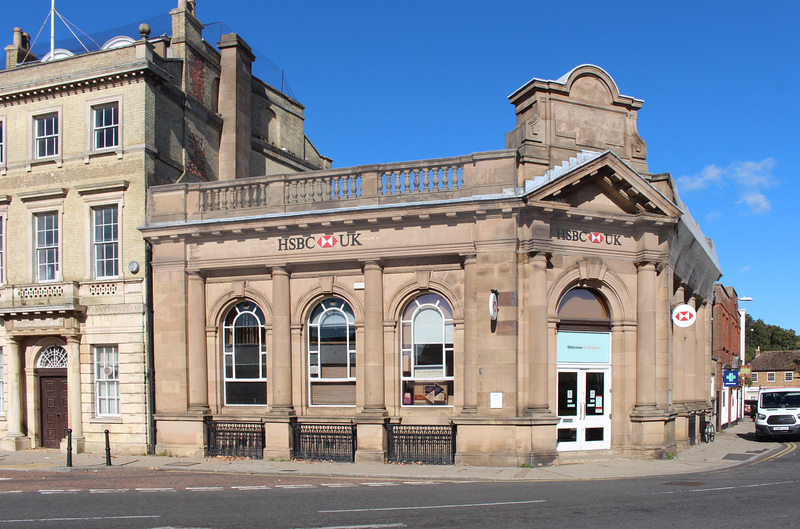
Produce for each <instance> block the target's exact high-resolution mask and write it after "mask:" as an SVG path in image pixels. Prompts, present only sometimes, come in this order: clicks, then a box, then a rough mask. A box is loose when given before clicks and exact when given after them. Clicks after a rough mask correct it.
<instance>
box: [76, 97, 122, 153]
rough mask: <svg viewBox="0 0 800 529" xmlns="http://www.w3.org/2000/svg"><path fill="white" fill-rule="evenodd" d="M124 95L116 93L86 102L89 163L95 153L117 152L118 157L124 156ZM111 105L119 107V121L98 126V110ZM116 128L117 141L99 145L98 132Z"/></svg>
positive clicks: (86, 149)
mask: <svg viewBox="0 0 800 529" xmlns="http://www.w3.org/2000/svg"><path fill="white" fill-rule="evenodd" d="M122 101H123V99H122V95H114V96H109V97H102V98H97V99H91V100H89V101H87V102H86V140H85V141H86V146H85V151H86V154H85V155H84V156H85V157H84V161H85V162H86V163H89V155H91V154H95V153H107V152H116V153H117V157H121V156H122V133H123V121H124V120H123V105H122ZM109 107H116V109H117V122H116V123H113V124H110V125H108V124H106V125H103V126H101V127H98V126H97V112H98V111H101V110H104V109H107V108H109ZM110 129H116V133H117V134H116V136H117V142H116V144H114V145H104V146H102V147H99V146H98V145H97V133H98V132H99V131H100V130H110Z"/></svg>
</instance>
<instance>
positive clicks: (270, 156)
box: [0, 0, 330, 453]
mask: <svg viewBox="0 0 800 529" xmlns="http://www.w3.org/2000/svg"><path fill="white" fill-rule="evenodd" d="M194 9H195V2H186V1H185V0H181V1H180V2H179V4H178V7H177V8H176V9H173V10H172V11H171V12H170V15H171V18H172V33H173V34H172V36H171V37H167V36H161V37H158V38H154V39H151V38H149V31H150V30H149V28H147V27H146V26H145V25H143V27H141V28H139V33H136V29H137V28H135V27H133V28H132V30H133V32H134V36H133V37H123V38H122V39H121V40H118V43H121V44H122V45H121V46H118V47H111V48H108V49H101V50H98V51H93V52H89V53H84V54H80V55H75V56H72V57H68V58H63V59H57V60H50V61H44V62H40V61H39V60H37V58H36V57H35V56H34V55H32V54H31V53H30V50H29V46H30V44H29V41H30V39H29V37H28V36H27V34H25V33H23V31H22V30H21V29H19V28H17V29H15V30H14V37H13V42H12V44H10V45H9V46H7V47H6V48H5V50H6V69H5V70H4V71H2V72H0V318H2V322H3V326H2V328H0V348H2V349H0V352H1V353H2V361H3V369H2V373H3V380H2V388H3V390H4V395H3V399H2V400H3V402H2V404H3V406H0V447H2V448H3V449H25V448H29V447H41V446H58V445H62V446H63V444H64V441H63V437H64V435H66V429H67V428H69V429H70V430H71V431H72V441H73V445H74V448H75V449H77V450H78V451H83V450H89V451H102V450H103V449H104V431H105V430H108V431H109V438H110V442H111V445H112V451H113V452H114V453H122V452H126V453H143V452H145V451H146V450H148V449H150V450H152V447H153V446H154V443H155V440H154V436H153V424H154V418H153V409H154V408H153V406H154V403H153V394H154V392H153V386H152V375H153V372H152V369H153V364H152V361H150V360H149V359H150V358H151V357H152V346H151V345H150V341H149V340H148V337H149V336H150V328H151V325H152V323H151V320H152V318H151V312H150V311H149V310H148V293H149V292H150V291H151V289H152V282H151V281H150V276H149V274H150V266H149V254H148V249H147V244H146V242H145V241H144V239H143V237H142V235H141V232H140V231H139V230H138V227H140V226H142V225H143V224H144V223H145V210H146V197H147V189H148V188H149V187H151V186H154V185H160V184H174V183H176V182H196V181H199V182H208V181H216V180H218V179H219V175H220V174H224V175H226V176H227V177H234V176H235V175H239V176H242V175H246V176H251V175H252V174H262V175H267V174H270V172H279V173H287V172H289V173H291V172H297V171H308V170H310V169H325V168H329V167H330V160H329V159H327V158H325V157H323V156H321V155H320V154H319V153H318V152H317V151H316V150H314V149H313V147H310V146H309V145H310V143H309V142H308V140H307V139H306V138H305V136H304V133H303V107H302V105H300V104H299V103H298V102H296V101H294V100H293V99H291V98H290V97H288V96H286V95H284V94H282V93H280V92H279V91H278V90H276V89H274V88H272V87H270V86H268V85H266V84H265V83H263V82H262V81H261V80H259V79H257V78H255V77H253V76H252V73H251V69H250V66H251V63H252V61H253V60H254V56H253V54H252V53H251V52H250V51H249V47H248V46H247V44H246V43H244V42H243V41H242V40H241V39H240V38H238V37H237V36H236V35H225V36H223V37H222V39H221V42H220V43H219V49H217V48H215V47H214V46H212V45H210V44H209V43H207V42H206V41H204V40H203V39H202V35H201V31H202V29H203V26H202V24H201V23H200V22H199V20H198V19H197V18H196V15H195V12H194ZM62 55H65V54H63V53H62V54H56V55H55V56H56V57H60V56H62ZM23 61H24V62H23ZM267 111H272V112H274V114H275V115H276V116H277V117H275V118H273V119H274V120H277V121H278V122H280V126H279V125H278V124H272V128H274V129H275V130H280V131H281V135H280V136H277V135H275V136H273V135H272V134H271V132H269V130H268V129H269V127H268V125H267V124H266V123H263V122H262V121H263V120H264V116H263V113H265V112H267ZM270 130H271V129H270ZM229 132H234V134H232V135H231V134H229ZM286 146H289V147H290V149H291V151H293V152H289V149H287V150H285V151H284V150H283V148H284V147H286ZM295 153H299V154H295ZM252 171H256V172H255V173H253V172H252ZM259 171H260V172H259ZM104 215H105V216H104ZM98 252H102V253H98ZM98 256H102V258H100V257H98Z"/></svg>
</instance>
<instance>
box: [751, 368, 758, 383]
mask: <svg viewBox="0 0 800 529" xmlns="http://www.w3.org/2000/svg"><path fill="white" fill-rule="evenodd" d="M752 376H753V384H756V383H758V373H757V372H755V371H754V372H753V374H752Z"/></svg>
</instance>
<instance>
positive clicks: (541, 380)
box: [525, 253, 552, 416]
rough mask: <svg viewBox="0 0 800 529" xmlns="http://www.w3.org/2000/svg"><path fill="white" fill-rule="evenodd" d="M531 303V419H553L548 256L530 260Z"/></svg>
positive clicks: (529, 361)
mask: <svg viewBox="0 0 800 529" xmlns="http://www.w3.org/2000/svg"><path fill="white" fill-rule="evenodd" d="M529 277H530V279H529V281H528V285H527V289H528V292H527V299H528V307H527V309H528V388H527V392H526V393H527V395H528V403H527V405H526V407H525V414H526V415H529V416H536V415H552V413H551V411H550V406H549V404H548V395H549V382H550V362H549V347H548V340H547V331H548V325H547V256H546V255H545V254H543V253H537V254H536V255H533V256H532V257H531V261H530V273H529Z"/></svg>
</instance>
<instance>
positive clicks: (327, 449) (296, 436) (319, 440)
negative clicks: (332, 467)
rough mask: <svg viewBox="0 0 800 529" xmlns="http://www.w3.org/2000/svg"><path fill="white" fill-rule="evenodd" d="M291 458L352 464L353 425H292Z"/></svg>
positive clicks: (354, 441) (354, 437) (354, 442)
mask: <svg viewBox="0 0 800 529" xmlns="http://www.w3.org/2000/svg"><path fill="white" fill-rule="evenodd" d="M292 438H293V441H294V443H293V446H292V458H293V459H304V460H310V461H337V462H341V463H352V462H353V461H355V458H356V425H355V424H352V423H351V424H308V423H298V422H295V423H292Z"/></svg>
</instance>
